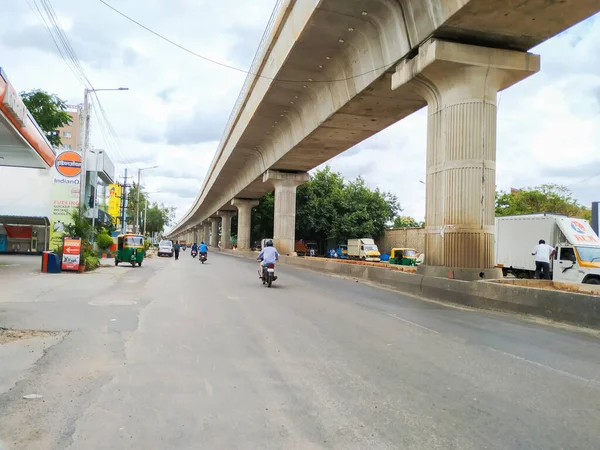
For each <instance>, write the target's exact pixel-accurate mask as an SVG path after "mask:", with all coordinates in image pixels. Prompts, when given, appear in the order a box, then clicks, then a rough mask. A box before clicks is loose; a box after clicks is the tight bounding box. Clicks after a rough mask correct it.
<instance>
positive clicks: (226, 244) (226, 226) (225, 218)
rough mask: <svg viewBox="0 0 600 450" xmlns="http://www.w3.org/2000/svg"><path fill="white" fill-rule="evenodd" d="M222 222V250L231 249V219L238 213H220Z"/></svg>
mask: <svg viewBox="0 0 600 450" xmlns="http://www.w3.org/2000/svg"><path fill="white" fill-rule="evenodd" d="M217 214H218V215H219V217H220V218H221V219H222V220H221V248H227V249H230V248H231V218H232V217H233V216H235V215H236V214H237V213H236V212H235V211H219V212H218V213H217Z"/></svg>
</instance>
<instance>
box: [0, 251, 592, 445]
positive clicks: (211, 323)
mask: <svg viewBox="0 0 600 450" xmlns="http://www.w3.org/2000/svg"><path fill="white" fill-rule="evenodd" d="M256 269H257V264H255V263H253V262H252V261H248V260H243V259H238V258H236V257H232V256H227V255H214V254H210V257H209V262H208V263H207V264H205V265H201V264H200V263H199V262H198V261H197V260H192V259H191V258H190V255H189V252H183V253H182V257H181V259H180V261H174V260H173V259H167V258H162V259H152V260H148V261H146V263H145V265H144V266H143V267H142V268H135V269H132V268H130V267H123V268H120V267H119V268H105V269H102V270H101V271H99V272H98V273H96V274H90V275H73V276H71V278H69V275H59V276H58V277H60V278H54V279H53V280H58V279H61V280H62V279H63V278H64V279H65V280H68V281H69V283H68V284H64V285H61V284H60V283H59V284H58V285H57V286H58V287H57V286H54V287H52V288H51V289H46V290H45V291H44V293H43V295H38V296H37V297H36V298H37V300H36V301H35V302H34V301H31V299H29V298H28V297H27V295H31V292H29V291H28V290H27V289H26V288H24V289H25V291H26V292H28V293H27V294H24V293H21V294H19V295H18V296H17V297H15V298H11V299H7V297H6V296H4V297H2V298H1V301H0V326H7V325H10V326H21V327H26V328H38V329H46V330H57V331H58V330H69V333H66V334H65V335H64V337H63V338H62V340H60V342H58V343H56V344H54V345H53V346H52V347H50V348H48V349H47V350H46V351H45V353H44V356H43V357H42V358H41V359H39V360H38V361H37V363H35V365H34V366H33V367H32V368H31V370H30V371H29V372H28V373H27V375H26V376H24V378H23V379H22V380H21V381H19V382H18V383H17V384H16V386H15V387H14V388H12V389H11V390H9V391H7V392H5V393H4V394H2V395H0V441H3V442H4V445H5V446H6V447H7V448H8V449H11V450H12V449H64V448H67V449H111V450H113V449H141V448H144V449H329V448H335V449H438V448H439V449H451V448H456V449H478V450H479V449H563V448H564V449H594V448H600V426H599V424H600V338H599V337H598V335H595V334H592V333H588V332H580V331H578V330H575V329H572V328H566V327H555V326H549V325H546V324H542V323H532V322H530V321H525V320H522V319H520V318H517V317H514V316H508V315H501V314H495V313H490V312H481V311H471V310H464V309H457V308H452V307H447V306H443V305H440V304H436V303H431V302H427V301H423V300H420V299H416V298H412V297H408V296H405V295H400V294H397V293H394V292H391V291H388V290H383V289H377V288H374V287H371V286H368V285H364V284H361V283H356V282H354V281H352V280H345V279H340V278H335V277H330V276H326V275H322V274H318V273H314V272H311V271H305V270H301V269H296V268H290V267H284V266H283V265H282V266H279V267H278V275H279V279H278V280H277V281H276V282H275V284H274V287H273V288H271V289H267V288H265V287H263V286H262V285H261V284H260V282H259V280H258V277H257V273H256ZM41 280H45V279H41ZM81 280H83V281H81ZM53 282H54V283H58V282H56V281H53ZM61 282H62V281H61ZM10 292H13V294H12V295H15V294H14V291H10ZM1 296H2V294H0V297H1ZM7 300H8V301H7ZM1 367H2V363H1V362H0V370H2V369H1ZM27 393H37V394H40V395H43V396H44V397H43V398H42V399H38V400H24V399H22V396H23V395H24V394H27ZM0 447H1V444H0Z"/></svg>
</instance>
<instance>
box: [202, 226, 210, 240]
mask: <svg viewBox="0 0 600 450" xmlns="http://www.w3.org/2000/svg"><path fill="white" fill-rule="evenodd" d="M203 228H204V233H203V234H204V235H203V237H202V240H203V241H204V243H205V244H206V245H209V244H210V222H209V221H208V220H207V221H205V222H204V225H203Z"/></svg>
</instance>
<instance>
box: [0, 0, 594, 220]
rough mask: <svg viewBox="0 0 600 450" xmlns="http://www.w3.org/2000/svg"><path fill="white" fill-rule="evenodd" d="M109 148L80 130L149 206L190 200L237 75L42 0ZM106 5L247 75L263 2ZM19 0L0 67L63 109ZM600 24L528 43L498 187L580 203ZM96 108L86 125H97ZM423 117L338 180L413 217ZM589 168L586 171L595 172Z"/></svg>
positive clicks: (507, 103) (52, 61) (421, 166)
mask: <svg viewBox="0 0 600 450" xmlns="http://www.w3.org/2000/svg"><path fill="white" fill-rule="evenodd" d="M52 3H53V5H54V7H55V9H56V11H57V14H58V16H59V18H60V20H61V23H62V24H63V25H64V27H65V29H66V32H67V35H68V37H69V39H70V41H71V44H72V45H73V47H74V48H75V51H76V52H77V54H78V56H79V58H80V59H81V61H82V65H83V67H84V69H85V71H86V73H87V75H88V77H89V78H90V80H91V81H92V82H93V84H94V86H95V87H98V88H100V87H102V88H104V87H109V88H112V87H120V86H126V87H129V88H130V90H129V91H127V92H101V93H98V96H99V97H100V98H101V101H102V103H103V105H104V108H105V110H106V112H107V114H108V116H109V118H110V120H111V122H112V124H113V126H114V128H115V130H116V132H117V134H118V136H119V137H120V141H121V146H120V148H114V147H113V146H111V145H110V142H109V141H108V140H107V139H106V138H105V137H103V134H102V133H101V128H100V127H99V124H98V123H97V121H94V123H93V129H92V143H93V145H94V146H96V147H98V148H105V149H107V150H108V152H109V153H110V154H111V156H112V158H113V159H114V160H115V161H116V162H117V163H119V164H118V172H119V174H120V175H122V174H123V169H124V167H125V166H127V167H128V168H129V173H130V175H133V174H135V170H136V169H137V168H138V167H146V166H150V165H155V164H158V165H159V166H160V167H159V169H156V170H151V171H147V172H145V175H144V181H145V185H146V188H147V190H148V191H149V192H154V191H161V192H160V193H156V194H152V195H151V196H152V198H153V199H156V200H158V201H162V202H164V203H167V204H172V205H174V206H176V207H177V216H178V217H181V216H182V215H183V214H184V213H185V212H186V210H187V209H188V208H189V207H190V206H191V204H192V202H193V200H194V198H195V196H196V193H197V191H198V190H199V188H200V186H201V183H202V180H203V178H204V176H205V174H206V172H207V170H208V167H209V165H210V162H211V161H212V158H213V155H214V152H215V150H216V148H217V145H218V142H217V141H218V139H219V138H220V136H221V134H222V131H223V126H224V123H225V121H226V120H227V117H228V116H229V113H230V110H231V107H232V106H233V103H234V101H235V98H236V96H237V92H238V91H239V89H240V87H241V84H242V82H243V80H244V74H243V73H239V72H236V71H232V70H229V69H226V68H223V67H219V66H216V65H213V64H210V63H209V62H207V61H204V60H202V59H200V58H197V57H194V56H192V55H190V54H188V53H186V52H184V51H182V50H180V49H178V48H176V47H174V46H172V45H170V44H168V43H166V42H164V41H162V40H160V39H158V38H157V37H155V36H153V35H151V34H149V33H148V32H146V31H144V30H142V29H140V28H138V27H136V26H135V25H133V24H132V23H130V22H128V21H127V20H126V19H124V18H123V17H120V16H119V15H117V14H115V13H114V12H113V11H111V10H110V9H108V8H107V7H105V6H103V5H102V4H101V3H100V2H81V1H79V0H62V1H60V2H56V1H55V2H52ZM109 3H111V4H113V5H114V6H115V7H117V8H119V9H120V10H122V11H123V12H124V13H126V14H129V15H131V16H132V17H134V18H135V19H137V20H139V21H140V22H142V23H144V24H145V25H147V26H148V27H150V28H152V29H154V30H156V31H157V32H159V33H161V34H164V35H165V36H167V37H169V38H171V39H173V40H174V41H176V42H180V43H182V44H184V45H185V46H186V47H187V48H189V49H191V50H193V51H197V52H198V53H201V54H203V55H206V56H208V57H210V58H213V59H215V60H218V61H222V62H224V63H228V64H231V65H235V66H238V67H240V66H243V67H247V66H248V65H249V64H250V61H251V60H252V57H253V56H254V52H255V49H256V47H257V46H258V42H259V40H260V38H261V36H262V32H263V29H264V27H265V25H266V22H267V20H268V19H269V15H270V13H271V10H272V8H273V6H274V4H275V0H253V1H252V2H249V1H241V0H222V1H220V2H214V1H209V0H197V1H189V0H171V1H169V2H165V1H163V0H121V1H115V0H111V1H109ZM29 4H31V2H25V1H15V2H6V1H4V2H1V5H0V16H1V17H3V18H4V21H3V24H4V25H3V29H2V30H1V31H0V55H1V59H0V65H1V66H2V67H3V69H4V70H5V71H6V73H7V74H8V76H9V78H10V79H11V82H12V83H13V84H14V85H15V86H16V88H17V89H18V90H30V89H34V88H42V89H45V90H47V91H50V92H53V93H56V94H58V95H59V96H60V97H62V98H64V99H66V100H67V101H68V102H69V103H72V104H76V103H79V102H81V101H82V99H83V86H81V85H80V84H79V83H78V81H77V79H76V78H75V77H74V75H73V74H72V73H71V72H70V70H69V69H68V68H67V66H66V65H65V63H64V62H63V60H62V59H61V58H60V56H59V55H58V54H57V51H56V49H55V47H54V44H53V43H52V41H51V40H50V39H49V37H48V35H47V34H45V33H46V31H45V29H44V28H43V27H42V26H41V22H40V20H39V18H38V17H37V15H36V14H35V13H34V11H32V9H31V8H30V7H29ZM599 47H600V20H599V19H598V17H596V18H592V19H589V20H587V21H585V22H584V23H582V24H580V25H578V26H576V27H574V28H573V29H571V30H569V31H567V32H565V33H563V34H561V35H560V36H558V37H556V38H554V39H552V40H550V41H549V42H547V43H545V44H543V45H541V46H540V47H539V48H537V49H535V50H534V51H535V52H538V53H540V54H541V55H542V71H541V72H540V73H539V74H537V75H535V76H533V77H531V78H530V79H528V80H526V81H524V82H522V83H520V84H518V85H516V86H514V87H513V88H511V89H509V90H507V91H506V92H504V93H502V94H501V97H500V100H499V117H498V145H497V150H498V166H497V168H498V170H497V184H498V187H499V188H500V189H508V188H510V187H511V186H528V185H536V184H541V183H546V182H559V183H563V184H574V183H577V184H574V185H573V190H574V192H575V194H576V196H577V198H578V199H579V200H580V201H581V202H583V203H589V202H590V201H592V200H595V199H598V198H596V195H597V192H598V188H599V187H600V177H595V178H591V179H589V180H587V181H583V182H581V181H582V180H584V179H585V178H587V177H592V176H593V175H595V174H596V173H600V164H598V162H600V153H599V152H598V148H599V145H600V131H599V128H600V127H599V126H598V124H599V123H600V120H599V119H600V117H599V115H600V103H599V101H600V53H599V52H598V51H597V49H598V48H599ZM97 113H98V112H97V111H95V112H94V117H97ZM425 147H426V111H425V110H423V111H420V112H418V113H416V114H414V115H412V116H410V117H408V118H406V119H405V120H403V121H401V122H399V123H398V124H396V125H394V126H392V127H390V128H388V129H387V130H384V131H383V132H381V133H379V134H378V135H376V136H374V137H373V138H371V139H369V140H367V141H365V142H363V143H362V144H360V145H358V146H356V147H355V148H354V149H351V150H349V151H348V152H346V153H344V154H343V155H340V156H338V157H337V158H334V159H333V160H332V161H330V163H329V164H330V165H331V166H332V168H333V169H335V170H338V171H340V172H342V174H343V175H344V176H346V177H347V178H354V177H356V176H357V175H362V176H363V178H365V180H366V181H367V182H368V183H369V185H371V186H372V187H380V188H381V189H383V190H388V191H391V192H393V193H395V194H396V195H397V196H398V198H399V200H400V202H401V203H402V206H403V208H404V210H405V213H406V214H410V215H413V216H415V217H417V218H423V215H424V197H425V189H424V186H423V184H421V183H419V181H420V180H423V181H424V179H425ZM596 168H597V169H596Z"/></svg>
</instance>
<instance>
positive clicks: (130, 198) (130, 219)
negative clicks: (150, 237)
mask: <svg viewBox="0 0 600 450" xmlns="http://www.w3.org/2000/svg"><path fill="white" fill-rule="evenodd" d="M138 190H139V191H140V214H141V215H142V219H143V217H144V216H143V214H144V204H145V203H146V201H147V200H146V193H145V192H144V188H143V187H140V186H138V185H137V184H136V183H133V185H132V186H131V188H129V190H128V191H127V223H129V224H134V223H135V210H136V206H137V201H138V200H137V194H138ZM140 223H142V220H141V219H140Z"/></svg>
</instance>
